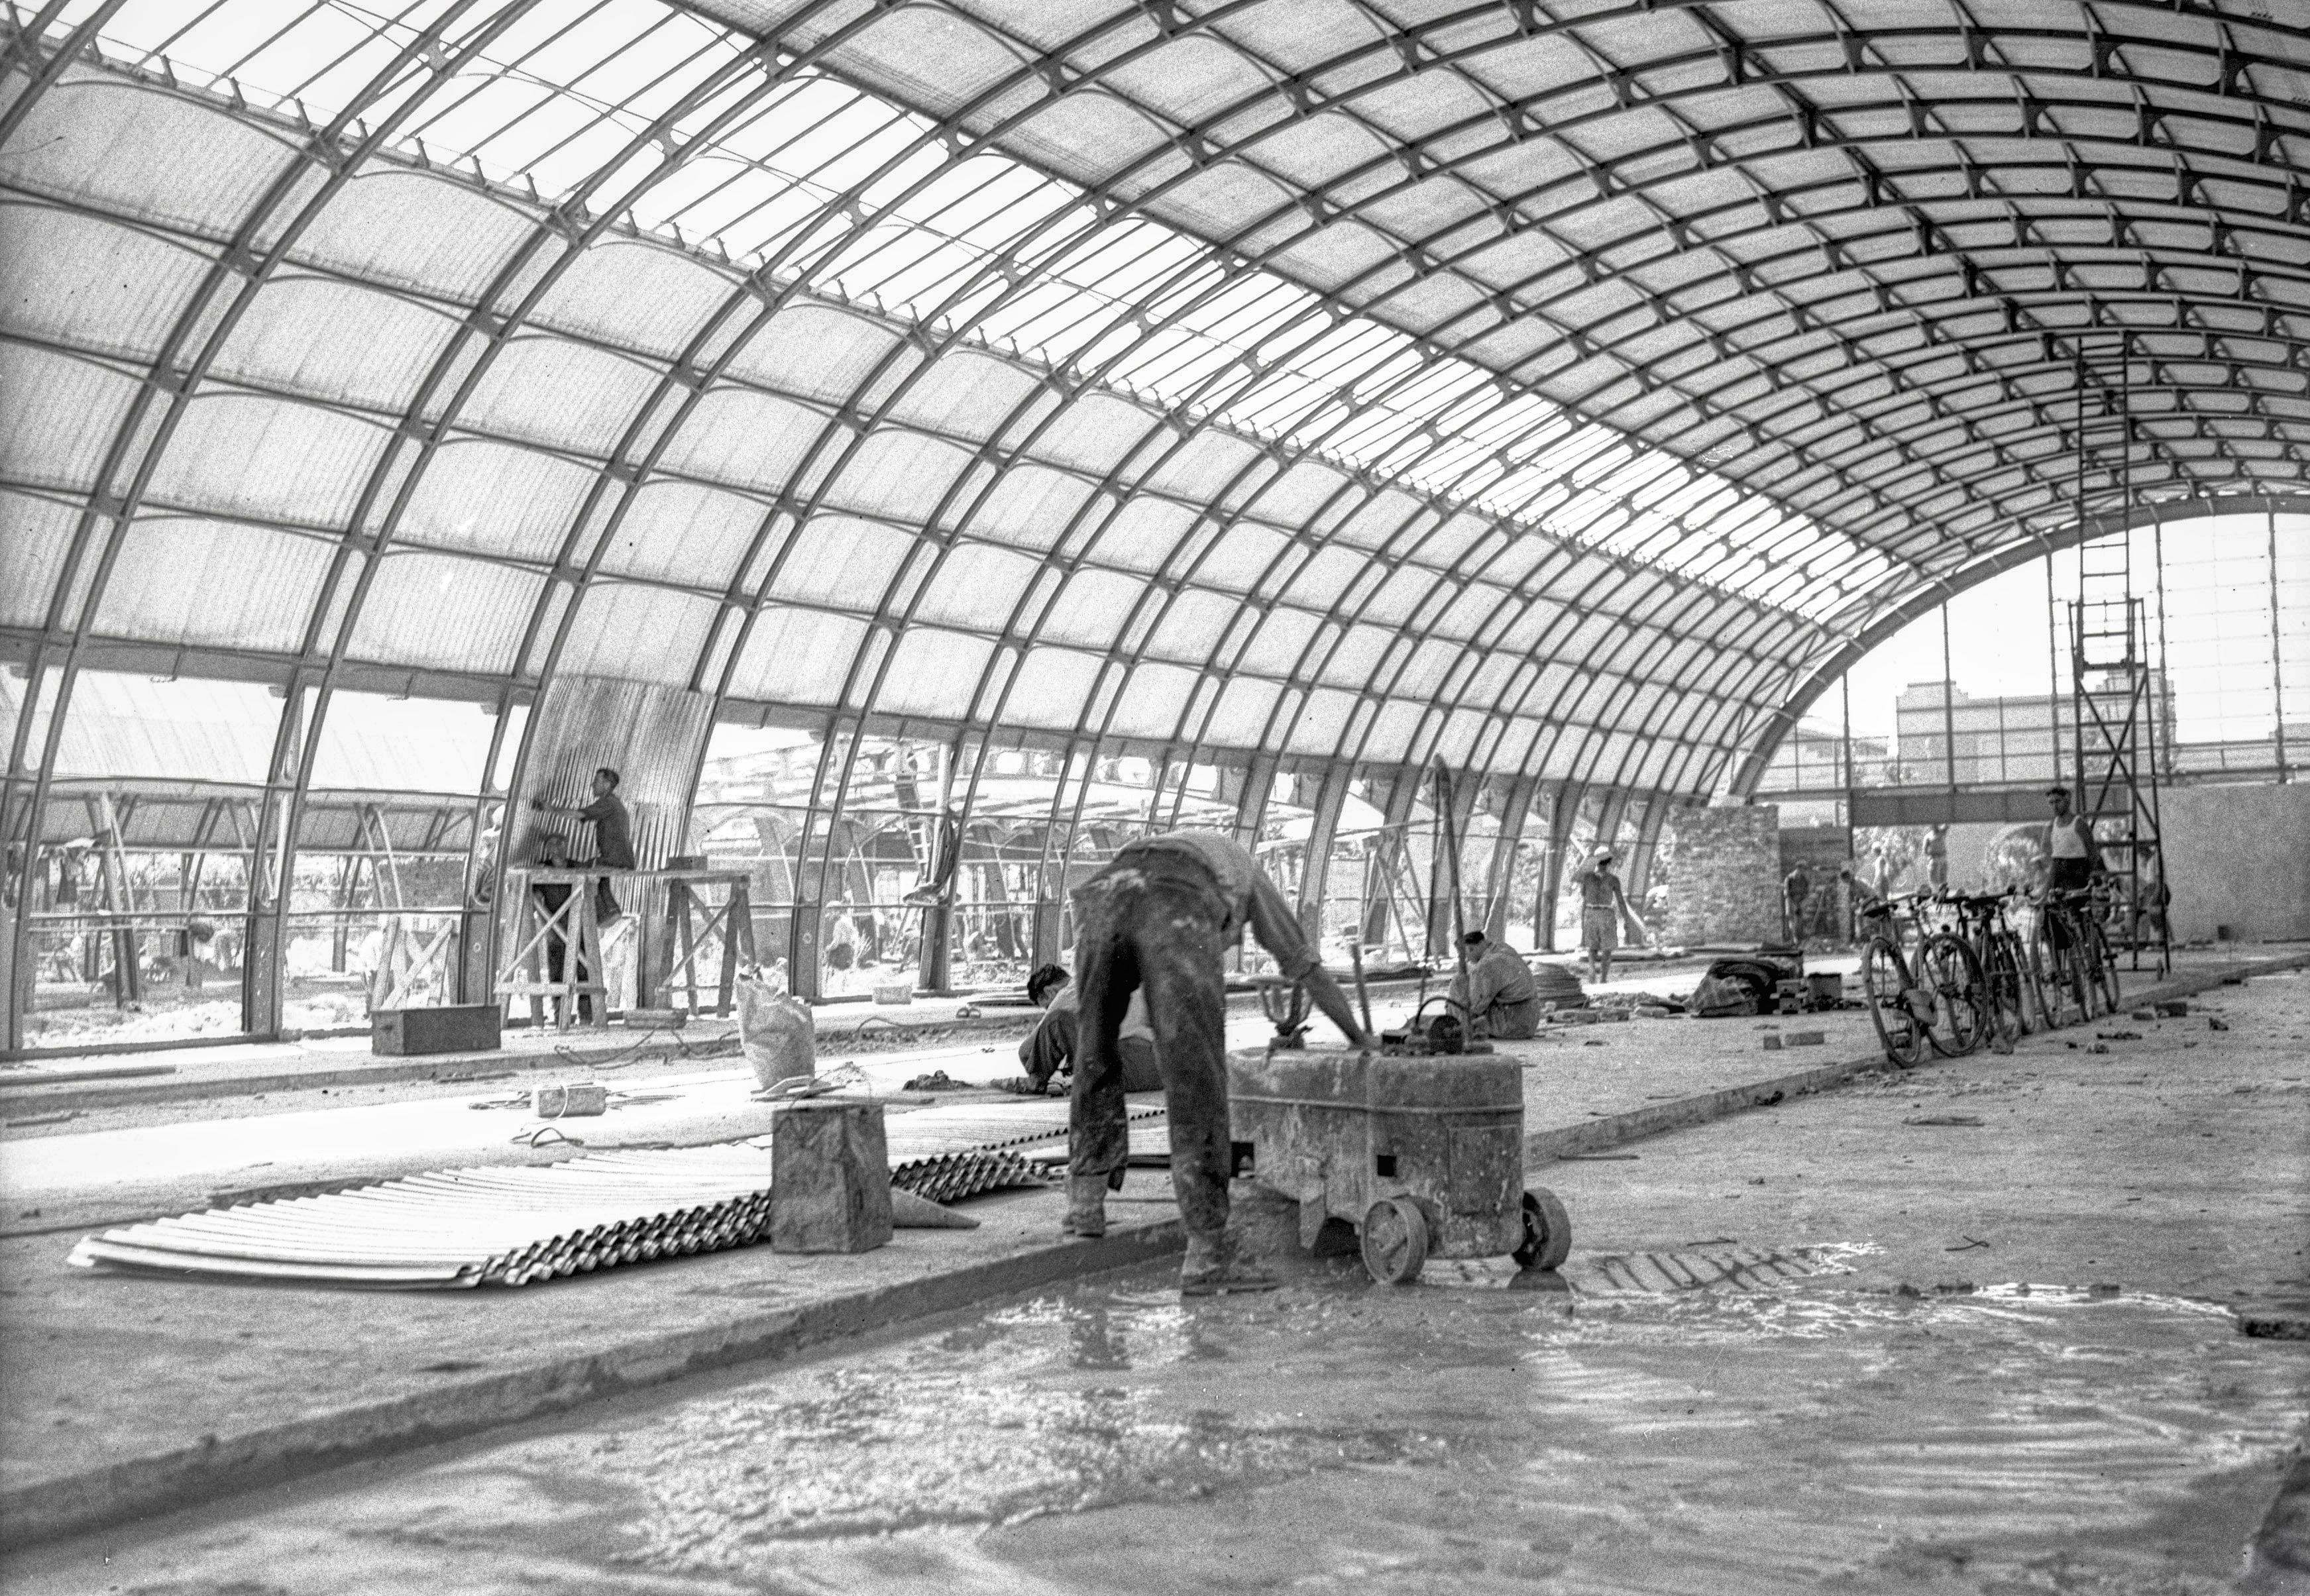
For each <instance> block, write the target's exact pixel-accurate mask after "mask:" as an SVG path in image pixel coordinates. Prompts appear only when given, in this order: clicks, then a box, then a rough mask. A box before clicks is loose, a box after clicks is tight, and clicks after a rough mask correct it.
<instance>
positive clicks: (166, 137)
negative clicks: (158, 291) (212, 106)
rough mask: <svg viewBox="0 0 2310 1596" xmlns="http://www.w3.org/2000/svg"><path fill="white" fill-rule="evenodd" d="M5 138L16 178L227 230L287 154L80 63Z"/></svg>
mask: <svg viewBox="0 0 2310 1596" xmlns="http://www.w3.org/2000/svg"><path fill="white" fill-rule="evenodd" d="M8 144H9V152H8V166H9V180H10V182H11V183H13V184H15V185H17V186H22V187H25V188H29V189H30V190H32V191H33V192H34V193H36V194H51V195H69V196H71V197H73V198H74V199H77V200H83V201H86V202H88V203H90V204H93V205H95V206H96V207H98V208H100V209H102V210H107V211H113V212H117V213H124V214H126V215H129V216H134V217H136V218H138V219H140V220H143V221H161V222H171V223H175V224H178V225H179V226H184V227H188V228H190V229H192V230H195V231H196V232H209V233H229V232H230V231H231V230H232V229H233V228H234V227H235V226H236V225H237V224H238V223H239V221H241V219H242V218H243V217H245V216H246V215H247V213H248V212H249V210H250V208H251V207H252V206H254V205H255V204H256V201H257V198H258V196H260V195H263V194H264V192H265V189H266V188H268V187H270V186H272V184H273V183H274V180H275V179H277V178H279V177H280V175H281V174H282V172H283V171H285V170H287V169H288V167H289V165H290V163H291V160H293V159H294V154H293V152H291V150H290V148H289V147H288V145H287V143H285V142H284V141H283V140H282V139H281V138H280V137H279V136H277V135H275V134H268V133H263V132H260V131H258V130H257V129H256V128H255V127H252V126H247V125H246V124H243V123H236V122H234V121H232V120H231V119H230V118H229V117H220V116H218V115H217V114H216V113H215V112H213V111H211V110H208V109H206V108H203V107H199V106H195V105H193V104H191V103H189V102H187V101H185V100H178V99H177V98H175V97H174V96H173V95H170V94H168V93H166V92H164V91H161V90H158V89H147V88H143V87H141V86H131V85H128V84H125V83H123V82H122V81H121V80H120V79H118V78H117V77H115V76H114V75H113V74H110V73H104V72H99V71H96V70H93V69H90V68H79V67H75V68H71V69H68V70H67V72H66V74H65V79H64V81H63V82H59V83H58V84H57V85H56V87H55V88H53V89H51V90H50V91H48V92H47V93H46V94H43V95H41V96H40V97H39V99H38V100H35V101H34V102H33V103H32V104H31V106H30V108H28V109H27V111H26V112H25V117H24V121H23V123H22V126H19V127H18V128H17V129H16V132H15V134H14V135H13V137H12V138H11V139H10V140H9V141H8Z"/></svg>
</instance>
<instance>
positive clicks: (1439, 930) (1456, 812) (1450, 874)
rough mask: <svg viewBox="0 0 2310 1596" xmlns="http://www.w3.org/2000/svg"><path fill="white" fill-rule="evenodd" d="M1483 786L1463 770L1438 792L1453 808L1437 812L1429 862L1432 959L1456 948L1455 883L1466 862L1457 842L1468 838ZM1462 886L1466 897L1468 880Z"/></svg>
mask: <svg viewBox="0 0 2310 1596" xmlns="http://www.w3.org/2000/svg"><path fill="white" fill-rule="evenodd" d="M1411 779H1412V780H1414V781H1417V780H1418V779H1419V773H1418V772H1416V771H1415V772H1413V773H1412V777H1411ZM1482 785H1483V784H1482V783H1481V782H1479V781H1476V780H1474V779H1473V778H1472V777H1471V776H1469V775H1468V773H1467V772H1466V771H1460V772H1457V773H1455V775H1454V776H1452V778H1451V782H1450V785H1449V789H1448V792H1447V793H1446V794H1437V797H1438V798H1439V799H1443V800H1446V802H1448V803H1449V809H1448V811H1447V810H1446V809H1445V808H1443V807H1441V806H1439V807H1438V809H1437V819H1438V820H1439V821H1440V822H1441V823H1440V824H1438V825H1437V828H1436V849H1435V856H1434V857H1433V858H1431V859H1429V862H1428V939H1427V941H1428V948H1427V952H1428V957H1429V958H1443V957H1449V956H1450V955H1451V954H1452V953H1454V952H1455V949H1454V947H1453V942H1452V937H1453V932H1452V924H1453V918H1452V883H1453V881H1454V880H1456V879H1457V872H1458V871H1459V868H1460V866H1461V863H1463V861H1462V860H1461V859H1460V857H1459V856H1458V855H1459V852H1460V850H1458V849H1456V848H1455V847H1454V846H1453V844H1454V842H1455V839H1460V840H1464V839H1465V838H1466V837H1467V835H1468V820H1469V817H1470V816H1472V815H1473V814H1474V813H1475V812H1476V794H1478V792H1480V791H1481V788H1482ZM1447 853H1449V854H1452V857H1451V858H1450V859H1449V860H1448V861H1447V860H1446V854H1447ZM1460 889H1461V892H1462V894H1463V896H1464V895H1465V893H1466V891H1467V883H1466V882H1465V881H1462V882H1461V883H1460ZM1464 912H1465V909H1464V905H1463V914H1464Z"/></svg>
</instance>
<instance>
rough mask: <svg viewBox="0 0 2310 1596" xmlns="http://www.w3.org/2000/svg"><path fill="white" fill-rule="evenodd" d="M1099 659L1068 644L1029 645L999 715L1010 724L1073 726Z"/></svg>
mask: <svg viewBox="0 0 2310 1596" xmlns="http://www.w3.org/2000/svg"><path fill="white" fill-rule="evenodd" d="M1101 663H1102V662H1101V661H1100V659H1099V655H1094V654H1078V653H1076V652H1075V651H1074V650H1073V649H1070V648H1030V649H1029V650H1028V651H1027V654H1026V656H1025V657H1024V658H1023V659H1021V660H1020V662H1019V671H1018V674H1017V675H1016V676H1015V677H1013V678H1012V682H1011V697H1010V700H1009V702H1008V703H1007V704H1006V705H1005V706H1004V707H1003V719H1004V721H1005V722H1006V723H1008V724H1013V725H1029V726H1038V727H1045V728H1049V729H1053V730H1059V731H1065V730H1071V729H1073V726H1074V724H1075V723H1076V722H1077V721H1078V720H1080V719H1081V716H1082V712H1083V706H1084V705H1085V704H1087V703H1089V702H1090V691H1091V689H1092V687H1093V686H1094V685H1096V684H1097V682H1098V681H1099V666H1100V664H1101Z"/></svg>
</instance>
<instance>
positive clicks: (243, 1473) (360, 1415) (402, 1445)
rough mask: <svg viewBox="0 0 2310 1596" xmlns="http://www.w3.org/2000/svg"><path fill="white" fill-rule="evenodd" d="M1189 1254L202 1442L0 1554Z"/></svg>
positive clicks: (79, 1500)
mask: <svg viewBox="0 0 2310 1596" xmlns="http://www.w3.org/2000/svg"><path fill="white" fill-rule="evenodd" d="M1182 1245H1185V1230H1183V1229H1182V1228H1181V1227H1180V1225H1179V1222H1178V1221H1177V1219H1162V1220H1157V1221H1154V1222H1152V1223H1150V1224H1144V1225H1136V1226H1128V1227H1116V1228H1113V1229H1110V1230H1109V1231H1108V1233H1107V1236H1106V1238H1105V1239H1104V1240H1102V1241H1099V1242H1095V1243H1082V1242H1067V1243H1061V1244H1058V1245H1049V1246H1039V1247H1036V1248H1033V1249H1031V1250H1029V1251H1028V1252H1025V1253H1013V1254H1012V1255H1011V1256H1009V1257H1006V1258H997V1259H993V1260H990V1261H987V1262H980V1263H974V1264H970V1265H968V1266H966V1267H964V1268H961V1269H957V1270H950V1271H944V1272H942V1273H937V1274H932V1275H927V1276H924V1277H922V1278H920V1279H914V1280H908V1281H905V1282H903V1283H901V1284H899V1285H894V1286H884V1287H878V1288H873V1289H871V1290H865V1291H857V1292H852V1293H849V1294H847V1295H844V1296H841V1297H832V1298H829V1299H828V1300H825V1301H822V1302H814V1303H811V1304H808V1305H804V1306H802V1307H798V1308H789V1309H785V1310H782V1311H777V1312H772V1313H767V1314H760V1315H755V1316H750V1317H748V1318H747V1319H745V1320H743V1321H742V1322H737V1323H727V1324H718V1325H711V1326H708V1327H706V1328H704V1329H699V1330H690V1331H681V1332H678V1333H675V1334H671V1335H664V1336H658V1337H652V1338H647V1339H644V1340H635V1341H629V1342H627V1343H625V1344H624V1345H622V1346H618V1347H613V1348H611V1349H607V1350H604V1351H599V1352H592V1353H585V1354H578V1355H573V1356H570V1357H560V1358H551V1359H548V1360H546V1361H544V1362H541V1363H535V1364H532V1365H530V1366H528V1367H525V1368H520V1369H513V1370H508V1371H507V1372H505V1373H503V1374H498V1375H488V1376H485V1377H482V1378H480V1379H473V1380H464V1381H458V1382H456V1383H446V1384H443V1385H442V1386H440V1387H439V1388H437V1389H434V1390H430V1391H427V1392H422V1393H420V1394H418V1395H414V1396H408V1397H402V1398H397V1399H395V1400H394V1401H385V1402H377V1403H372V1404H369V1405H367V1406H363V1407H357V1408H348V1409H343V1410H338V1411H335V1412H331V1413H323V1414H317V1415H315V1416H314V1417H312V1418H303V1419H299V1420H296V1421H294V1422H292V1423H289V1424H281V1425H274V1426H270V1427H266V1428H264V1429H260V1430H253V1431H250V1432H248V1433H247V1434H245V1435H239V1436H204V1437H203V1438H202V1444H199V1445H197V1446H192V1447H184V1448H179V1449H178V1450H177V1451H174V1452H167V1453H159V1454H157V1455H154V1456H151V1457H143V1458H135V1459H132V1460H130V1461H128V1462H121V1463H116V1464H114V1465H113V1466H111V1467H110V1468H108V1469H100V1470H90V1471H88V1472H85V1473H81V1474H73V1475H65V1476H64V1477H62V1478H59V1479H50V1480H44V1481H42V1482H41V1483H39V1484H38V1485H34V1486H28V1487H24V1488H20V1489H16V1490H11V1491H7V1492H5V1493H0V1547H5V1548H6V1549H8V1550H11V1551H16V1550H22V1549H23V1548H27V1547H30V1546H34V1545H38V1544H39V1543H41V1542H44V1541H50V1540H61V1539H64V1538H65V1537H67V1536H71V1535H76V1534H84V1533H87V1532H89V1531H95V1530H102V1529H109V1528H113V1527H116V1526H118V1525H122V1524H126V1523H130V1522H135V1521H136V1520H139V1519H143V1518H148V1517H151V1516H152V1515H154V1514H163V1513H168V1512H171V1511H174V1510H177V1509H179V1508H186V1507H192V1506H195V1505H200V1504H202V1503H205V1502H209V1501H213V1500H214V1499H216V1498H218V1497H221V1496H230V1495H236V1494H238V1493H239V1492H243V1491H249V1490H256V1489H259V1488H263V1487H265V1486H269V1485H278V1484H282V1483H283V1482H285V1481H288V1480H291V1479H303V1478H305V1477H307V1476H309V1475H312V1474H317V1473H319V1472H321V1471H323V1470H329V1469H337V1468H343V1467H344V1466H345V1465H347V1464H349V1463H357V1462H368V1461H370V1460H373V1459H378V1458H383V1457H389V1456H392V1455H393V1454H395V1453H401V1452H407V1451H412V1450H413V1449H415V1448H418V1447H421V1446H430V1445H433V1444H438V1443H440V1442H444V1441H452V1440H456V1439H459V1438H461V1437H464V1436H473V1435H476V1434H479V1433H480V1432H482V1431H484V1430H489V1429H494V1428H498V1427H502V1426H506V1425H511V1424H518V1423H521V1422H523V1421H525V1420H527V1419H533V1418H545V1417H549V1416H551V1415H552V1414H556V1413H564V1412H568V1411H569V1410H572V1409H576V1408H580V1407H583V1406H586V1404H588V1403H592V1402H596V1401H602V1400H604V1399H605V1398H609V1397H614V1396H619V1395H622V1394H624V1393H626V1392H635V1391H641V1390H645V1389H647V1388H648V1387H650V1386H654V1385H662V1384H664V1383H667V1382H669V1381H673V1380H679V1379H682V1378H684V1377H686V1376H688V1375H699V1374H704V1373H707V1372H708V1371H711V1370H715V1369H722V1368H729V1367H732V1366H735V1365H739V1364H747V1363H762V1362H771V1361H776V1360H778V1359H782V1358H787V1357H794V1356H795V1355H796V1354H798V1353H801V1352H803V1351H806V1350H808V1349H811V1348H812V1347H815V1346H819V1345H821V1344H823V1343H825V1342H828V1341H833V1340H840V1339H843V1338H845V1337H850V1336H857V1335H863V1334H865V1333H867V1332H869V1331H878V1330H884V1329H888V1328H890V1327H891V1326H893V1325H898V1324H904V1323H908V1322H910V1321H913V1320H917V1319H923V1318H927V1317H930V1316H931V1315H933V1314H943V1313H950V1312H952V1311H953V1310H955V1309H958V1308H965V1307H968V1306H969V1305H972V1304H973V1303H977V1302H981V1301H984V1300H986V1299H987V1298H989V1297H1007V1296H1010V1295H1012V1294H1013V1293H1016V1292H1020V1291H1031V1290H1035V1289H1038V1288H1042V1287H1046V1286H1052V1285H1056V1284H1059V1283H1061V1282H1063V1281H1067V1280H1073V1279H1081V1278H1082V1277H1084V1276H1087V1275H1094V1274H1103V1273H1106V1272H1107V1271H1112V1270H1118V1269H1125V1268H1130V1267H1132V1266H1133V1265H1137V1264H1141V1263H1146V1262H1152V1261H1154V1260H1156V1259H1159V1258H1162V1257H1164V1256H1166V1255H1168V1254H1169V1253H1175V1252H1177V1250H1178V1249H1179V1248H1180V1247H1181V1246H1182Z"/></svg>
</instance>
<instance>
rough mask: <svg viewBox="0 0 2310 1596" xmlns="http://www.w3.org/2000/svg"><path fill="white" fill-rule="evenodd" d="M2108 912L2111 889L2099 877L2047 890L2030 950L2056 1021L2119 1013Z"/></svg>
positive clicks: (2118, 993) (2115, 969) (2050, 1010)
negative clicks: (2083, 884) (2105, 927)
mask: <svg viewBox="0 0 2310 1596" xmlns="http://www.w3.org/2000/svg"><path fill="white" fill-rule="evenodd" d="M2107 913H2108V893H2107V890H2106V889H2105V888H2104V887H2102V886H2101V885H2100V884H2099V883H2097V884H2095V885H2093V886H2090V887H2085V888H2076V889H2069V890H2066V891H2048V892H2047V893H2046V894H2045V898H2044V900H2043V902H2042V904H2041V906H2040V908H2039V912H2038V915H2037V933H2036V939H2035V941H2033V943H2032V945H2031V948H2030V956H2031V958H2032V959H2033V960H2034V961H2035V962H2036V966H2037V967H2038V970H2039V971H2040V976H2039V981H2040V991H2041V992H2042V993H2043V994H2044V996H2045V999H2046V1000H2047V1002H2048V1012H2049V1015H2050V1018H2051V1020H2052V1023H2053V1024H2054V1025H2057V1026H2059V1025H2067V1024H2070V1023H2071V1021H2072V1020H2085V1019H2094V1018H2095V1017H2097V1015H2102V1014H2114V1013H2115V1012H2116V1011H2117V1009H2118V1005H2119V1003H2120V1002H2123V994H2122V993H2120V992H2119V991H2118V985H2117V958H2116V955H2115V953H2114V952H2113V951H2112V950H2111V949H2110V945H2109V938H2108V937H2107V936H2106V934H2104V932H2103V931H2102V922H2103V920H2104V918H2105V917H2106V915H2107Z"/></svg>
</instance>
